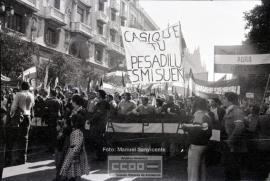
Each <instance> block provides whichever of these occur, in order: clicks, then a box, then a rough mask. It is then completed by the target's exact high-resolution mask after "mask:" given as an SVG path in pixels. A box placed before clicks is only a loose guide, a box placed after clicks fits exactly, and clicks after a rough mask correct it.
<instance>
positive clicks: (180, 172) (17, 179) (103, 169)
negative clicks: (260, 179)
mask: <svg viewBox="0 0 270 181" xmlns="http://www.w3.org/2000/svg"><path fill="white" fill-rule="evenodd" d="M36 157H39V159H37V158H32V159H30V162H29V163H26V164H24V165H18V166H12V167H7V168H5V169H4V173H3V181H52V180H53V179H54V177H55V166H54V160H53V157H52V156H49V155H45V154H40V155H38V156H36ZM89 165H90V170H91V171H90V173H89V175H84V176H82V180H83V181H132V180H134V181H161V180H162V181H179V180H187V170H186V168H187V160H184V159H182V158H180V157H177V156H176V157H172V158H169V159H166V160H164V164H163V165H164V167H163V178H162V179H145V178H143V179H142V178H141V179H140V178H115V177H112V176H109V175H108V174H107V161H103V162H101V161H93V160H92V159H91V156H89ZM207 172H208V178H207V181H219V180H224V174H223V168H222V167H221V166H213V167H208V168H207ZM242 175H243V180H252V181H255V180H256V177H255V176H254V175H253V173H250V172H249V173H248V172H245V171H243V173H242Z"/></svg>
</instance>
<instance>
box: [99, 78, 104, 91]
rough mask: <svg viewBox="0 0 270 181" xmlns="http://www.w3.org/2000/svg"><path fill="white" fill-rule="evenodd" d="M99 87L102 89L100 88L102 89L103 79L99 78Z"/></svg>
mask: <svg viewBox="0 0 270 181" xmlns="http://www.w3.org/2000/svg"><path fill="white" fill-rule="evenodd" d="M99 87H100V88H102V87H103V77H101V78H100V83H99Z"/></svg>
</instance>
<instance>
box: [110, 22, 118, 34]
mask: <svg viewBox="0 0 270 181" xmlns="http://www.w3.org/2000/svg"><path fill="white" fill-rule="evenodd" d="M109 26H110V29H113V30H115V31H117V32H119V31H120V25H119V23H118V22H117V21H109Z"/></svg>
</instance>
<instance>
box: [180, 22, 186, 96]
mask: <svg viewBox="0 0 270 181" xmlns="http://www.w3.org/2000/svg"><path fill="white" fill-rule="evenodd" d="M178 23H179V35H180V36H179V51H180V58H181V64H182V67H183V70H182V72H183V77H182V79H183V83H184V98H186V83H185V67H184V59H183V57H184V56H183V55H184V53H183V52H182V51H183V45H182V28H181V23H180V21H178Z"/></svg>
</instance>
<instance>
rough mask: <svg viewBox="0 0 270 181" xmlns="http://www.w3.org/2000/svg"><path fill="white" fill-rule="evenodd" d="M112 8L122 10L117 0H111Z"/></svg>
mask: <svg viewBox="0 0 270 181" xmlns="http://www.w3.org/2000/svg"><path fill="white" fill-rule="evenodd" d="M111 8H112V9H114V10H115V11H120V4H119V3H117V2H116V0H111Z"/></svg>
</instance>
